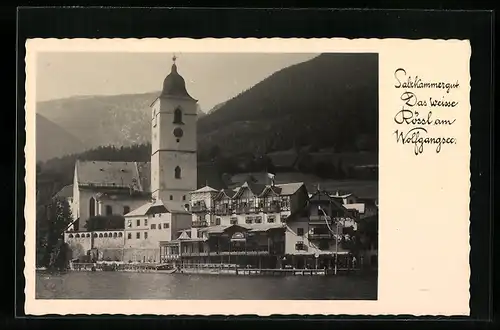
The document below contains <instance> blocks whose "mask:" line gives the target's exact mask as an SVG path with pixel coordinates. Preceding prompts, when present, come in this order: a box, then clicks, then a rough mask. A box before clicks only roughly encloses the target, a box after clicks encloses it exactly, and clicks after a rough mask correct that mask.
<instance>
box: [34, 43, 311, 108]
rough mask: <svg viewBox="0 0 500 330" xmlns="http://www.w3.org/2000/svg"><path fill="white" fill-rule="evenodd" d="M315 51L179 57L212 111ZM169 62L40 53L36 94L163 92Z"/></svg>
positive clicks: (156, 57)
mask: <svg viewBox="0 0 500 330" xmlns="http://www.w3.org/2000/svg"><path fill="white" fill-rule="evenodd" d="M316 55H317V54H241V53H239V54H236V53H232V54H229V53H226V54H214V53H211V54H200V53H184V54H177V57H178V58H177V61H176V62H177V67H178V71H179V74H181V75H182V76H183V77H184V79H185V80H186V86H187V89H188V92H189V93H190V94H191V96H192V97H194V98H195V99H197V100H199V104H200V107H201V109H202V110H203V111H208V110H210V109H211V108H212V107H213V106H215V105H216V104H218V103H220V102H223V101H226V100H228V99H230V98H231V97H233V96H235V95H237V94H238V93H240V92H241V91H243V90H246V89H248V88H250V87H252V86H253V85H255V84H257V83H258V82H259V81H261V80H262V79H264V78H266V77H268V76H269V75H271V74H272V73H273V72H276V71H278V70H280V69H283V68H285V67H288V66H290V65H293V64H296V63H300V62H304V61H307V60H309V59H311V58H313V57H315V56H316ZM171 65H172V54H171V53H168V54H166V53H81V52H79V53H77V52H75V53H39V55H38V58H37V81H36V86H37V87H36V98H37V101H46V100H51V99H60V98H66V97H70V96H82V95H116V94H135V93H146V92H154V91H159V90H161V88H162V84H163V79H164V78H165V76H166V75H167V74H168V73H170V68H171Z"/></svg>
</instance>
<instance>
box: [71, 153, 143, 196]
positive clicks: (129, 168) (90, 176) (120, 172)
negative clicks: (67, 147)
mask: <svg viewBox="0 0 500 330" xmlns="http://www.w3.org/2000/svg"><path fill="white" fill-rule="evenodd" d="M76 172H77V173H76V174H77V180H78V185H83V186H84V185H89V186H97V187H99V186H106V187H115V188H131V187H134V189H136V190H140V191H144V189H143V188H144V187H142V183H143V182H146V181H148V180H147V179H145V178H144V177H145V176H147V177H149V174H147V173H149V171H147V170H143V171H139V170H138V166H137V163H135V162H106V161H81V160H78V161H77V162H76Z"/></svg>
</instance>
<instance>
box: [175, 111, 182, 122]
mask: <svg viewBox="0 0 500 330" xmlns="http://www.w3.org/2000/svg"><path fill="white" fill-rule="evenodd" d="M174 124H182V110H181V109H179V108H177V109H175V111H174Z"/></svg>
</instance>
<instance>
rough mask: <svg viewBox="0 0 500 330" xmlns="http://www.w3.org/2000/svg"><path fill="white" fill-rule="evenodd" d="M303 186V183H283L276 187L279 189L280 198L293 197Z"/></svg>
mask: <svg viewBox="0 0 500 330" xmlns="http://www.w3.org/2000/svg"><path fill="white" fill-rule="evenodd" d="M303 186H304V183H303V182H294V183H284V184H277V185H276V187H277V188H280V189H281V191H280V195H281V196H289V195H293V194H295V193H296V192H297V191H298V190H299V189H300V188H302V187H303Z"/></svg>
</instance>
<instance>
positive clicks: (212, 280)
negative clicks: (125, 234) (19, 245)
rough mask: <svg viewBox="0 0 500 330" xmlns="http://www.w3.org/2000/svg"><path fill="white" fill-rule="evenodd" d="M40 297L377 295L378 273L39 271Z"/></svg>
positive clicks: (37, 277) (139, 297)
mask: <svg viewBox="0 0 500 330" xmlns="http://www.w3.org/2000/svg"><path fill="white" fill-rule="evenodd" d="M36 298H37V299H58V298H59V299H215V300H217V299H250V300H266V299H274V300H282V299H287V300H288V299H289V300H294V299H310V300H312V299H364V300H375V299H377V278H376V276H375V275H349V276H344V275H339V276H329V277H324V276H289V277H261V276H255V277H244V276H230V275H226V276H217V275H183V274H154V273H120V272H71V273H66V274H48V273H37V276H36Z"/></svg>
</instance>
